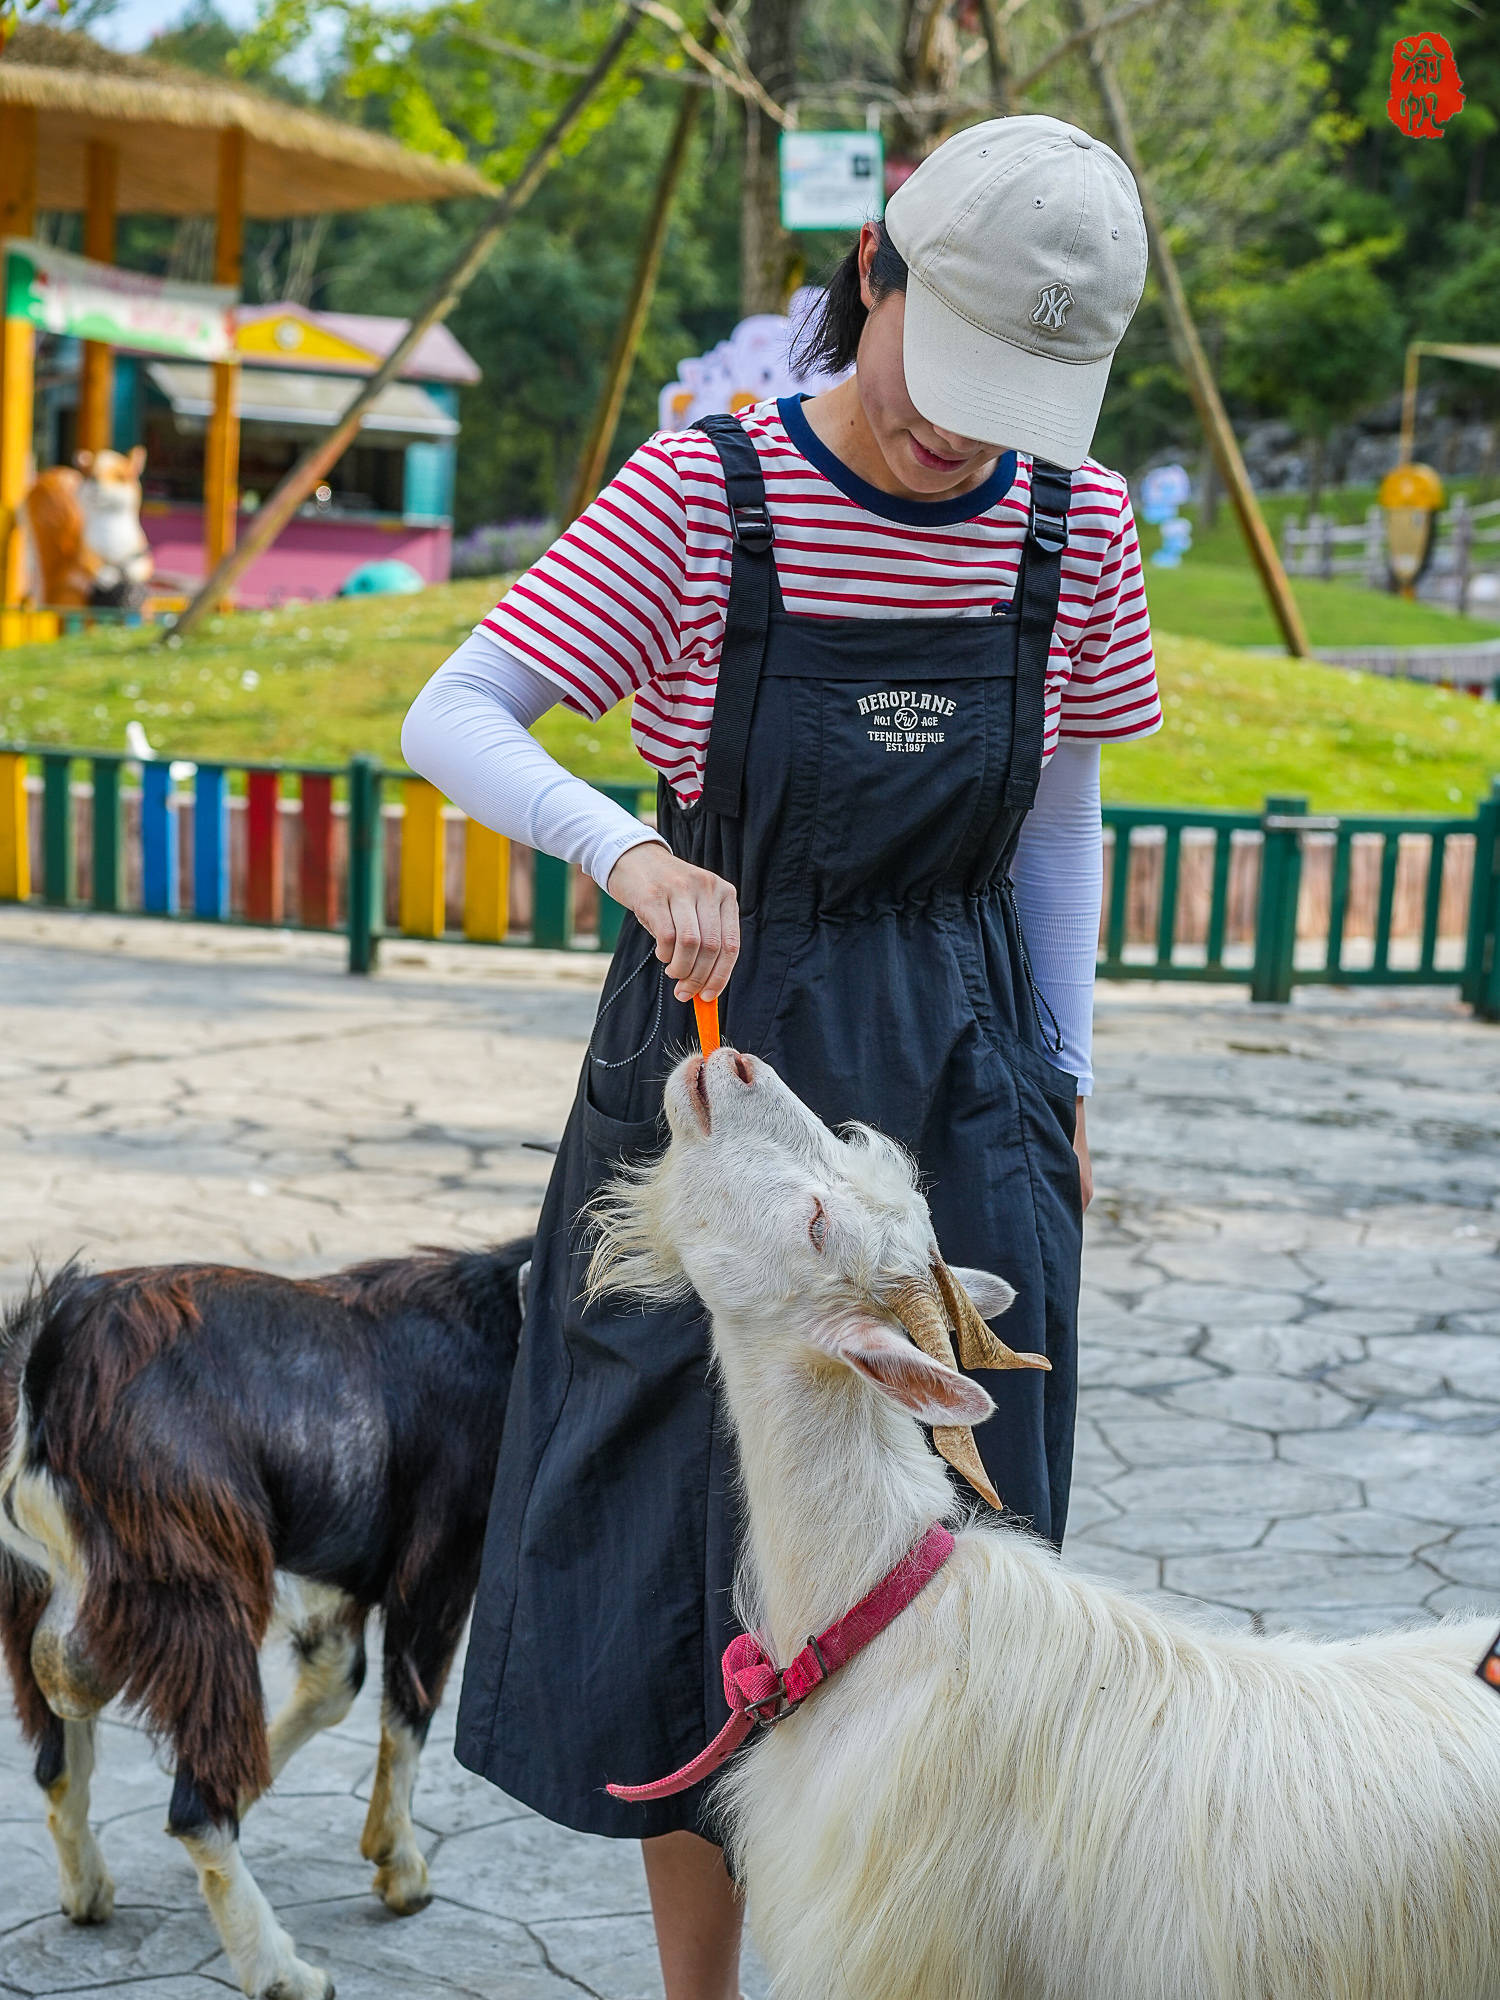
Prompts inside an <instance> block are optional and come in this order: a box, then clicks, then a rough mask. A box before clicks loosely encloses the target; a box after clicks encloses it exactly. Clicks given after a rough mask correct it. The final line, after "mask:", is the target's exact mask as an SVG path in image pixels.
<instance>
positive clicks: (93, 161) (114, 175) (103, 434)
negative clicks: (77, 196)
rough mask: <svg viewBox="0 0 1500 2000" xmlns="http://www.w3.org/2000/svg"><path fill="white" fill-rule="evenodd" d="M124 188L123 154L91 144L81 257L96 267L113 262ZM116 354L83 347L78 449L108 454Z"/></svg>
mask: <svg viewBox="0 0 1500 2000" xmlns="http://www.w3.org/2000/svg"><path fill="white" fill-rule="evenodd" d="M119 182H120V149H119V147H118V146H114V145H111V144H109V143H108V141H106V140H103V139H90V140H89V141H88V143H87V145H86V147H85V149H84V186H85V195H84V203H85V206H84V213H83V254H84V256H85V257H92V258H93V259H94V260H95V262H96V263H100V264H113V262H114V261H115V207H116V196H117V191H118V188H119ZM114 378H115V356H114V349H113V348H112V347H109V346H107V345H106V344H105V342H104V341H102V340H86V341H85V342H84V343H83V366H82V368H81V370H80V371H79V378H78V449H79V450H80V451H92V452H100V451H108V449H109V446H110V439H111V433H112V431H113V428H114V426H113V424H112V422H111V418H112V415H113V412H112V409H111V403H112V401H113V394H114Z"/></svg>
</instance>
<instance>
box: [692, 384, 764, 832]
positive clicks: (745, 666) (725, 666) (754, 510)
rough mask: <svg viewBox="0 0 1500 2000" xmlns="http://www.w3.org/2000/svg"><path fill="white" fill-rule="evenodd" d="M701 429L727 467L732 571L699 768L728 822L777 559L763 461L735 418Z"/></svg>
mask: <svg viewBox="0 0 1500 2000" xmlns="http://www.w3.org/2000/svg"><path fill="white" fill-rule="evenodd" d="M697 428H698V429H699V430H700V431H703V432H704V433H705V434H706V435H707V437H708V438H709V440H710V442H711V443H712V445H713V447H714V450H715V451H716V452H717V453H718V454H719V461H720V463H721V464H722V466H723V467H724V487H725V494H726V497H727V499H728V501H729V523H730V534H731V536H732V537H733V543H732V549H731V555H730V568H729V608H728V611H727V612H726V613H725V618H724V644H723V648H722V650H721V651H720V654H719V681H718V687H717V689H716V690H715V693H714V719H713V724H712V726H711V728H710V730H709V736H708V756H707V759H706V761H705V764H704V771H703V804H704V807H705V809H706V810H707V811H709V812H713V813H719V814H720V815H722V816H723V817H724V818H725V819H738V818H739V816H740V812H741V809H742V807H743V804H744V798H743V793H744V780H745V751H746V749H747V747H748V745H749V742H750V718H751V716H752V715H753V713H754V711H755V695H756V690H757V689H758V688H759V686H760V670H761V663H762V662H763V661H764V659H765V656H766V631H767V628H768V625H769V622H770V617H771V612H772V609H773V608H774V607H775V606H776V605H777V602H778V597H779V593H778V592H777V589H776V559H775V557H774V556H773V555H772V553H771V534H772V531H771V516H770V513H769V511H768V509H767V507H766V482H765V479H764V478H763V476H762V474H761V469H760V458H759V456H758V455H757V453H756V449H755V446H754V445H753V444H751V442H750V440H749V438H748V437H746V435H745V427H744V425H743V424H742V423H741V422H740V420H739V418H738V417H730V416H724V415H714V416H708V417H704V418H702V419H701V420H700V422H699V423H698V426H697Z"/></svg>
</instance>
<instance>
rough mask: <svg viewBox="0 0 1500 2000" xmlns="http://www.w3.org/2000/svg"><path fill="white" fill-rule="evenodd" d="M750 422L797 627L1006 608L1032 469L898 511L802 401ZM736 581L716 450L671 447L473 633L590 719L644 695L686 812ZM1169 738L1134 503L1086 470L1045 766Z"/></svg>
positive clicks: (647, 731) (1054, 666) (590, 516)
mask: <svg viewBox="0 0 1500 2000" xmlns="http://www.w3.org/2000/svg"><path fill="white" fill-rule="evenodd" d="M741 422H742V423H743V424H744V426H745V429H746V431H747V432H748V433H749V436H750V438H751V441H752V442H753V443H754V445H755V448H756V451H757V452H758V453H759V455H760V462H761V469H762V471H763V473H764V475H765V482H766V498H767V504H768V506H769V508H770V512H771V519H772V523H773V526H774V529H775V535H776V545H775V554H776V569H777V575H778V577H779V579H780V582H781V592H782V597H783V600H784V602H785V605H786V608H787V610H788V611H789V612H792V613H795V614H799V615H803V616H807V617H841V618H849V617H856V618H902V617H913V616H918V617H932V616H940V615H943V614H945V613H946V614H951V615H952V616H953V617H955V618H963V617H970V618H982V617H987V616H988V615H989V614H990V612H991V610H992V608H993V607H994V606H995V605H996V604H1003V603H1006V602H1007V601H1008V600H1010V599H1011V598H1013V596H1014V594H1015V588H1016V578H1017V573H1018V570H1019V566H1020V560H1021V549H1022V543H1023V541H1024V539H1025V534H1026V523H1027V519H1028V515H1029V510H1030V504H1031V460H1030V458H1029V457H1027V456H1025V455H1024V454H1012V453H1006V454H1005V456H1004V457H1003V458H1002V459H1001V461H1000V464H999V465H998V466H997V468H996V471H995V473H994V475H993V476H992V477H991V479H990V480H988V481H987V482H986V483H985V485H984V486H983V487H979V488H976V489H975V490H974V491H973V492H971V493H968V494H965V495H963V496H962V497H961V498H959V499H957V500H939V501H903V500H899V499H897V498H895V497H893V496H892V495H890V494H885V493H881V492H879V491H878V490H877V489H876V488H874V487H872V486H869V485H868V484H866V482H865V481H863V480H861V479H859V478H858V477H857V476H856V475H855V474H853V473H851V472H850V471H849V470H848V468H847V467H846V466H844V465H842V464H841V463H840V461H839V460H838V459H836V458H835V457H834V456H833V454H832V453H831V452H829V450H828V449H827V447H826V446H825V445H824V444H823V443H822V442H821V440H819V439H818V438H816V437H815V436H814V435H813V432H812V430H811V428H810V427H809V425H808V423H807V420H806V418H805V417H804V416H803V415H802V413H801V409H800V407H799V406H798V405H797V404H795V403H791V404H788V405H785V406H778V405H777V404H776V403H774V402H772V403H759V404H757V405H756V406H755V408H754V409H751V410H746V411H744V412H742V413H741ZM974 507H977V508H978V509H979V510H980V511H978V512H975V513H968V512H966V510H968V509H971V508H974ZM729 567H730V538H729V506H728V502H727V500H726V498H725V492H724V472H723V467H722V465H721V464H720V461H719V456H718V453H717V452H716V451H715V450H714V447H713V445H712V443H711V442H710V441H709V439H708V438H707V437H706V436H705V435H704V434H703V432H701V431H683V432H675V433H661V434H659V435H658V436H656V437H654V438H652V439H650V440H649V442H648V443H646V444H644V445H642V446H641V447H640V449H639V450H638V451H637V452H635V453H634V455H633V456H632V457H631V458H630V459H629V460H628V461H627V462H626V464H625V465H624V466H622V467H621V469H620V471H619V473H618V474H617V475H616V476H615V478H614V479H613V480H612V481H611V482H610V484H609V485H608V486H607V487H606V488H605V489H604V491H603V492H602V493H601V494H600V495H599V497H598V498H597V499H596V500H595V501H594V502H593V504H592V505H591V506H590V507H589V508H588V509H587V510H586V512H584V513H583V514H581V515H580V516H579V518H578V519H577V520H576V521H575V522H574V523H573V525H572V527H571V528H569V529H568V530H567V532H566V533H565V534H564V535H562V536H561V537H560V539H559V540H558V541H557V542H555V543H554V544H553V546H552V547H551V548H550V549H549V550H548V551H547V553H546V554H545V555H544V556H542V557H541V559H540V560H539V561H538V562H536V563H535V564H534V565H533V566H532V567H531V569H529V570H528V571H527V572H526V574H525V575H524V576H522V577H520V578H518V579H517V581H516V582H515V583H514V584H513V585H512V586H511V589H510V590H509V591H508V592H507V594H506V596H505V597H504V598H503V599H502V600H501V602H500V603H499V604H497V605H496V607H495V609H494V610H493V611H492V612H491V613H490V615H489V617H488V618H486V619H484V620H483V622H482V625H481V627H480V628H479V629H481V630H483V631H487V632H489V633H491V634H493V635H494V637H495V638H497V639H499V641H500V642H501V644H502V645H504V646H506V647H508V648H509V649H510V651H511V652H513V653H516V654H518V655H519V656H520V658H521V659H522V660H524V661H525V662H526V663H527V664H528V665H530V666H533V667H535V668H536V669H537V670H538V671H539V672H541V673H543V674H545V675H547V676H548V678H549V679H551V680H553V681H555V682H556V683H557V684H558V686H560V687H561V688H562V690H563V699H564V701H565V702H566V703H567V705H568V706H569V707H571V708H575V709H578V710H579V711H581V712H582V713H583V714H584V715H589V716H596V717H597V716H600V715H602V714H603V713H604V712H605V710H606V709H609V708H612V707H613V706H614V705H615V703H616V702H617V701H621V700H623V699H624V697H625V696H627V695H629V694H631V693H634V695H635V705H634V712H633V715H632V721H631V728H632V733H633V735H634V737H635V743H636V747H637V749H638V750H639V751H640V753H641V755H642V757H644V758H645V760H646V762H647V763H648V764H651V765H654V766H655V768H656V769H657V770H659V771H662V772H664V773H665V774H666V776H667V778H668V780H669V781H670V783H671V785H672V787H673V789H674V791H675V792H676V793H677V796H678V797H679V798H680V799H681V800H682V801H683V803H684V804H687V803H690V802H691V801H692V800H693V799H695V798H696V797H697V796H698V793H699V791H700V790H701V788H702V782H703V762H704V756H705V754H706V751H707V746H708V732H709V725H710V723H711V722H712V720H713V706H714V689H715V685H716V683H717V679H718V670H719V649H720V646H721V644H722V642H723V637H724V614H725V609H726V607H727V605H728V602H729ZM1160 727H1161V705H1160V702H1159V700H1158V697H1157V690H1156V662H1155V658H1154V655H1153V653H1152V649H1151V628H1150V624H1149V622H1148V619H1147V614H1146V595H1145V589H1144V585H1143V582H1142V577H1141V555H1140V545H1139V543H1138V541H1137V539H1136V531H1135V520H1134V517H1133V515H1132V513H1131V510H1130V497H1129V494H1128V492H1127V490H1126V485H1125V481H1124V479H1123V478H1122V477H1121V475H1120V474H1119V473H1118V472H1111V471H1109V470H1108V469H1107V468H1106V467H1104V466H1102V465H1099V464H1096V463H1095V461H1094V460H1093V459H1085V461H1084V463H1083V465H1082V466H1081V467H1080V468H1079V470H1078V471H1077V472H1075V473H1074V475H1073V490H1072V500H1071V504H1070V506H1069V510H1068V546H1067V549H1066V551H1065V552H1064V555H1063V560H1062V590H1061V598H1060V602H1059V605H1058V613H1057V624H1056V627H1055V629H1054V631H1053V634H1052V647H1051V657H1050V662H1049V666H1048V672H1047V696H1046V739H1045V755H1046V756H1048V757H1050V756H1051V754H1052V751H1053V750H1054V749H1055V747H1056V744H1057V739H1058V736H1059V735H1060V734H1061V735H1063V736H1067V737H1073V738H1085V739H1090V740H1108V741H1110V742H1118V741H1120V740H1122V739H1124V738H1127V737H1132V736H1146V735H1149V734H1150V733H1151V732H1152V731H1153V730H1155V729H1159V728H1160Z"/></svg>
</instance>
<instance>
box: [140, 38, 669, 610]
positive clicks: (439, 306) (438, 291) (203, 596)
mask: <svg viewBox="0 0 1500 2000" xmlns="http://www.w3.org/2000/svg"><path fill="white" fill-rule="evenodd" d="M625 8H626V11H625V13H624V15H623V16H622V18H621V20H620V21H619V22H618V24H617V25H616V27H615V29H614V32H613V33H612V34H611V35H610V38H609V40H608V41H607V42H606V43H605V45H604V47H603V48H602V49H601V50H600V52H599V54H598V56H597V57H596V58H595V60H594V62H593V63H592V65H591V66H590V68H589V71H588V74H587V75H586V76H585V77H583V78H582V79H581V80H580V82H579V84H578V87H577V89H576V90H575V91H574V92H573V94H572V95H571V97H569V99H568V101H567V103H566V104H564V105H563V107H562V109H561V110H560V111H559V112H558V114H557V116H556V117H555V118H554V119H553V121H552V123H551V124H550V125H549V126H548V128H547V130H546V132H545V133H544V134H543V135H542V137H541V138H540V139H539V140H538V141H537V143H536V145H535V146H534V147H533V148H532V150H531V152H530V154H529V155H528V156H527V159H526V161H525V162H524V164H523V165H522V167H521V170H520V172H519V173H518V174H517V175H516V177H515V179H514V180H513V181H512V182H511V183H510V184H509V186H508V187H506V188H505V189H504V190H503V191H502V192H501V193H500V195H499V196H497V198H496V199H495V200H494V201H493V202H492V203H491V205H490V207H489V208H488V209H487V210H486V212H485V218H484V221H483V222H482V223H481V224H480V226H479V228H478V229H477V230H476V232H475V233H474V235H473V237H472V238H471V239H470V241H469V243H468V245H467V246H466V248H465V249H463V250H462V251H461V252H460V253H459V255H458V256H457V257H456V258H455V259H454V260H453V262H452V263H451V264H450V265H449V267H448V269H447V271H446V272H445V273H444V274H443V276H442V277H441V278H440V279H439V280H438V282H437V284H436V285H434V287H433V288H432V290H431V291H430V292H429V293H428V295H427V297H426V299H425V300H424V301H423V302H422V304H421V306H420V307H419V308H418V310H417V312H416V314H415V316H414V318H413V319H412V321H411V324H410V325H409V326H408V327H407V329H406V332H405V333H404V334H403V335H402V336H401V338H400V340H398V341H397V343H396V345H395V346H394V347H393V348H392V349H391V351H390V353H389V354H388V355H387V356H386V358H385V360H384V361H383V362H382V363H381V365H380V367H379V368H377V369H376V371H375V373H374V374H373V375H371V376H370V377H369V378H368V379H367V380H366V381H365V382H363V383H362V384H361V385H360V387H359V389H358V390H357V391H356V393H355V394H354V395H353V396H352V397H351V398H350V400H349V402H348V403H347V404H346V405H345V408H344V413H343V415H342V416H341V417H340V418H339V420H338V422H337V423H336V424H335V425H334V426H333V428H332V430H331V431H330V432H329V434H328V436H327V437H326V438H321V439H319V440H318V441H317V442H316V443H315V444H312V445H309V446H308V448H307V450H306V451H305V452H303V454H302V456H301V457H300V458H299V459H298V460H297V463H296V464H295V465H294V466H293V467H292V469H291V470H290V472H288V473H287V474H286V475H285V476H284V477H283V479H282V481H281V483H280V485H279V486H278V487H277V488H276V490H275V492H274V493H272V495H271V497H270V498H269V500H267V501H266V503H265V505H264V506H263V507H261V508H260V509H259V510H258V512H257V513H256V514H255V516H254V517H253V519H252V521H251V523H250V526H249V529H248V530H247V532H246V534H245V538H244V540H243V541H242V542H241V543H240V545H239V547H238V548H236V549H232V550H230V552H229V553H228V554H227V555H226V556H225V557H224V559H223V560H222V562H220V563H219V564H218V566H217V568H216V569H215V570H214V572H213V574H212V575H211V576H210V577H208V578H207V579H206V581H205V582H204V583H203V585H202V587H201V588H200V589H199V591H198V594H197V596H196V597H195V598H194V599H193V601H192V603H191V604H189V605H188V607H187V609H186V610H185V611H184V612H183V614H182V616H181V617H180V618H179V619H178V621H177V624H176V626H175V627H174V628H173V636H176V637H179V638H187V637H188V636H189V635H190V634H191V633H192V632H194V631H195V630H196V628H197V627H198V626H199V625H200V624H201V623H202V621H203V619H204V618H205V617H206V616H207V614H208V612H209V611H210V609H211V608H212V607H213V606H214V605H215V604H216V603H217V602H218V601H219V599H220V598H222V597H224V596H226V595H227V593H228V592H229V591H230V590H231V589H232V588H233V586H234V585H235V583H236V582H237V581H238V580H239V578H240V577H241V576H243V574H244V573H245V571H246V570H247V569H248V568H249V566H250V564H251V563H252V562H254V560H255V558H256V557H257V556H259V555H262V554H263V553H264V552H265V550H267V549H268V548H269V547H270V546H271V544H272V542H274V541H275V539H276V537H277V536H278V535H279V534H280V533H281V531H282V529H283V528H284V527H285V526H286V524H287V522H288V521H290V520H291V518H292V516H293V515H294V514H295V513H296V511H297V509H298V508H299V507H300V506H301V505H302V502H303V501H304V500H305V499H306V498H307V496H308V494H309V493H311V492H312V490H313V488H314V487H315V486H316V485H317V483H318V481H319V480H320V479H321V478H322V477H323V476H324V474H325V473H326V472H328V471H329V470H331V468H332V467H333V466H334V465H336V464H337V463H338V461H339V459H340V458H341V457H342V456H343V454H344V452H345V450H346V449H347V448H348V446H349V444H350V442H351V441H352V440H353V439H354V437H355V436H356V435H357V434H358V431H359V425H360V419H361V418H362V417H363V415H364V413H365V411H366V410H367V409H368V408H369V407H370V405H371V403H373V402H374V400H375V398H376V397H377V396H378V395H379V394H380V392H381V390H382V389H384V388H385V387H386V385H387V383H390V382H394V381H395V380H396V379H397V377H398V376H399V375H400V373H401V371H402V369H403V368H404V367H405V366H406V364H407V362H408V361H409V360H410V359H411V357H412V355H413V354H414V353H415V352H416V349H417V345H418V343H419V342H420V341H421V340H422V339H423V337H424V336H425V335H426V334H427V333H428V332H429V331H430V329H431V328H433V327H434V326H437V325H438V324H439V323H440V322H441V321H442V320H445V319H446V318H447V317H448V315H449V313H450V312H452V310H453V308H454V306H456V305H457V303H458V301H459V299H460V298H461V297H462V296H463V293H464V290H465V288H466V287H467V286H468V284H469V283H470V281H471V280H472V279H473V278H474V276H475V274H476V273H477V272H478V271H479V269H480V267H481V266H482V265H483V263H484V260H485V258H486V257H488V256H489V254H490V252H491V250H493V249H494V247H495V245H496V243H497V242H498V241H499V240H500V238H501V236H503V235H504V233H505V230H506V228H507V226H508V225H509V223H510V221H511V218H512V217H513V216H514V215H516V214H517V212H518V211H519V210H520V209H522V208H523V207H524V206H525V204H526V203H527V201H529V200H530V198H531V196H532V195H533V194H534V193H535V191H536V189H537V187H538V185H539V184H540V182H541V181H542V179H543V178H544V176H545V175H546V173H547V170H548V169H549V168H550V167H551V166H552V164H553V162H554V161H555V160H556V158H557V155H558V153H559V151H560V150H561V147H562V143H563V140H564V139H565V138H566V137H567V135H568V133H569V132H570V131H571V130H572V128H573V127H574V126H575V125H576V124H577V122H578V120H579V118H580V116H581V115H582V113H583V111H584V110H585V108H586V107H587V105H588V104H589V102H590V100H591V99H592V98H593V97H594V96H595V94H596V93H597V91H598V90H599V88H600V86H601V85H602V84H603V82H604V80H605V78H606V77H607V76H608V75H609V73H610V71H611V70H612V69H613V68H614V66H615V64H616V63H617V62H618V60H619V58H620V55H621V52H622V51H623V49H624V47H625V44H626V43H627V42H628V41H629V40H630V37H631V35H632V34H634V32H635V28H636V22H637V20H638V18H639V11H640V7H639V0H625Z"/></svg>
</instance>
